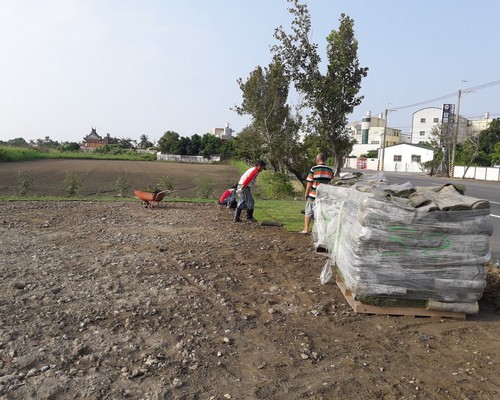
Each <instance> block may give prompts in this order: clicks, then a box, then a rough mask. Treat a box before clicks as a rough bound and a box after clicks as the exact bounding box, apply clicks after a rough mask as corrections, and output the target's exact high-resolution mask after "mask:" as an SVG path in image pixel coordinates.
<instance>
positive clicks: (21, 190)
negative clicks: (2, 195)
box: [16, 171, 33, 196]
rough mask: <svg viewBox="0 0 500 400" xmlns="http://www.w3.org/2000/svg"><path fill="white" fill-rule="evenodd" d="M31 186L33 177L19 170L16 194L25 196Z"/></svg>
mask: <svg viewBox="0 0 500 400" xmlns="http://www.w3.org/2000/svg"><path fill="white" fill-rule="evenodd" d="M32 187H33V177H32V176H31V175H27V174H23V173H21V171H19V172H18V173H17V186H16V194H17V195H18V196H27V195H28V194H29V193H30V191H31V188H32Z"/></svg>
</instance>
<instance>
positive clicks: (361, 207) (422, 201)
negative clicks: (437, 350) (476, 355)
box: [313, 173, 493, 314]
mask: <svg viewBox="0 0 500 400" xmlns="http://www.w3.org/2000/svg"><path fill="white" fill-rule="evenodd" d="M463 193H464V192H463V188H461V187H460V186H454V185H452V184H447V185H441V186H435V187H414V186H413V185H412V184H411V183H409V182H408V183H406V184H403V185H390V184H388V182H387V181H386V179H385V177H384V176H383V174H382V173H380V174H376V175H374V176H371V177H366V178H363V177H362V178H361V179H358V180H356V182H355V183H352V180H351V184H349V185H343V186H336V185H320V186H319V187H318V190H317V198H316V205H315V207H316V208H315V216H316V219H315V224H314V228H313V241H314V244H315V246H316V248H320V247H322V248H324V249H327V250H328V253H329V260H328V262H327V264H326V265H325V268H324V269H323V271H322V274H321V281H322V283H326V282H327V281H328V280H329V279H330V277H331V267H332V266H336V267H337V268H338V271H339V272H340V274H341V276H342V279H343V281H344V284H345V286H346V287H347V288H348V289H349V290H350V291H351V292H352V293H353V295H354V296H355V297H357V298H362V297H375V298H380V297H393V298H397V299H413V300H425V304H426V308H427V309H429V310H445V311H456V312H464V313H468V314H473V313H476V312H477V311H478V303H477V301H478V300H479V299H480V298H481V296H482V294H483V290H484V288H485V286H486V264H487V262H488V261H489V260H490V247H489V237H490V236H491V235H492V233H493V224H492V221H491V217H490V206H489V202H488V201H485V200H480V199H476V198H473V197H470V196H465V195H464V194H463Z"/></svg>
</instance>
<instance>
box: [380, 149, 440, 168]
mask: <svg viewBox="0 0 500 400" xmlns="http://www.w3.org/2000/svg"><path fill="white" fill-rule="evenodd" d="M378 158H379V160H382V150H379V157H378ZM383 158H384V167H383V170H384V171H400V172H423V170H424V169H423V167H422V164H423V163H425V162H427V161H431V160H433V159H434V151H433V150H432V149H429V148H427V147H426V146H423V145H418V144H410V143H401V144H397V145H394V146H390V147H386V148H385V149H384V151H383ZM381 169H382V168H381Z"/></svg>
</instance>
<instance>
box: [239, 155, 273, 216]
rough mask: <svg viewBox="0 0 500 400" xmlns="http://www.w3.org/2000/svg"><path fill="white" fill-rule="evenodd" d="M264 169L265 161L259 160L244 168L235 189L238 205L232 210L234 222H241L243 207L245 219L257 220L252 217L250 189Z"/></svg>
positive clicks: (252, 202)
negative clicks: (245, 212)
mask: <svg viewBox="0 0 500 400" xmlns="http://www.w3.org/2000/svg"><path fill="white" fill-rule="evenodd" d="M264 169H266V163H265V162H264V161H262V160H259V161H258V162H257V163H256V164H255V165H254V166H253V167H252V168H249V169H248V170H246V171H245V173H244V174H243V175H242V176H241V178H240V180H239V182H238V188H237V189H236V194H237V195H236V197H237V199H238V205H237V206H236V210H235V211H234V222H241V211H242V210H244V209H246V210H247V220H248V221H251V222H257V221H256V220H255V218H254V217H253V209H254V204H255V202H254V200H253V195H252V189H253V186H254V184H255V180H256V179H257V176H258V175H259V173H260V172H261V171H262V170H264Z"/></svg>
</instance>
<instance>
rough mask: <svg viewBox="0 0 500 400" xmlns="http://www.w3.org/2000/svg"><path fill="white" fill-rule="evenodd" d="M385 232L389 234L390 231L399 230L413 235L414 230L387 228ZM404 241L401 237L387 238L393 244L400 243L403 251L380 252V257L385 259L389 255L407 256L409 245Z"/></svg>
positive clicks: (401, 227)
mask: <svg viewBox="0 0 500 400" xmlns="http://www.w3.org/2000/svg"><path fill="white" fill-rule="evenodd" d="M387 230H388V231H389V232H392V231H399V230H404V231H408V232H413V233H415V232H416V231H415V229H412V228H408V227H407V226H399V225H397V226H389V227H388V228H387ZM406 239H407V238H405V237H401V236H389V240H391V241H393V242H398V243H400V244H401V245H403V246H404V250H401V251H383V252H382V254H381V255H382V257H385V256H389V255H398V254H407V253H409V252H410V245H409V244H407V243H405V242H406Z"/></svg>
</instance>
